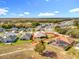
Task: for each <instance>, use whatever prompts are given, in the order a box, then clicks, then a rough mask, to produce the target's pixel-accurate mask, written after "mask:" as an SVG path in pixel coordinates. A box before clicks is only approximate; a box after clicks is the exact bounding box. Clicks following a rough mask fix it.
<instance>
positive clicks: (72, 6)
mask: <svg viewBox="0 0 79 59" xmlns="http://www.w3.org/2000/svg"><path fill="white" fill-rule="evenodd" d="M53 17H79V0H0V18H53Z"/></svg>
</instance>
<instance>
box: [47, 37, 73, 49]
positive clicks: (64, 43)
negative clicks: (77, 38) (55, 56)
mask: <svg viewBox="0 0 79 59" xmlns="http://www.w3.org/2000/svg"><path fill="white" fill-rule="evenodd" d="M73 43H74V41H73V39H72V38H69V37H64V36H59V37H57V38H56V39H55V40H52V41H50V42H48V44H52V45H54V46H57V47H61V48H63V49H65V48H66V47H68V46H70V45H73Z"/></svg>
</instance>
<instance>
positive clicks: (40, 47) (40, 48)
mask: <svg viewBox="0 0 79 59" xmlns="http://www.w3.org/2000/svg"><path fill="white" fill-rule="evenodd" d="M34 50H35V51H36V52H38V53H39V54H42V53H43V51H44V50H45V45H44V42H43V41H42V40H41V41H40V42H39V43H38V44H37V45H36V46H35V49H34Z"/></svg>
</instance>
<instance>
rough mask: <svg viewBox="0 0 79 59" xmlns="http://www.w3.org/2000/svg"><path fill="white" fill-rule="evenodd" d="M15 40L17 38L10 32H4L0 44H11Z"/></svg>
mask: <svg viewBox="0 0 79 59" xmlns="http://www.w3.org/2000/svg"><path fill="white" fill-rule="evenodd" d="M16 40H17V36H16V34H15V33H12V32H6V33H5V34H4V35H3V36H2V39H1V42H3V43H12V42H14V41H16Z"/></svg>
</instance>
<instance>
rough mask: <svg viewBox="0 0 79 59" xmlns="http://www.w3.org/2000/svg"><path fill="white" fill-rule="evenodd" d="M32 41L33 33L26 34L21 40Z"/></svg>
mask: <svg viewBox="0 0 79 59" xmlns="http://www.w3.org/2000/svg"><path fill="white" fill-rule="evenodd" d="M30 39H32V33H25V34H23V35H22V37H21V38H20V40H30Z"/></svg>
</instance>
